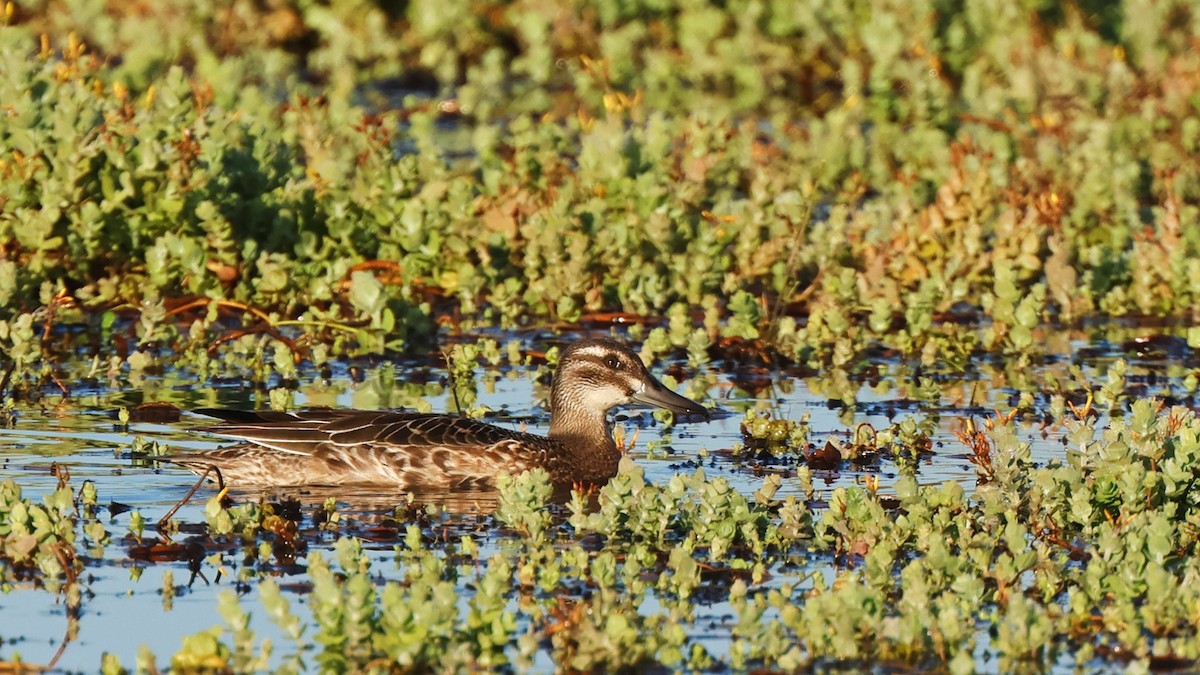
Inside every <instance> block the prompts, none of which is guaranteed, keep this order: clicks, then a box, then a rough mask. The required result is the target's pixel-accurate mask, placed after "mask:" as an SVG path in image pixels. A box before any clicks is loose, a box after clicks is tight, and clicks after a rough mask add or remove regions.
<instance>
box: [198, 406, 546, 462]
mask: <svg viewBox="0 0 1200 675" xmlns="http://www.w3.org/2000/svg"><path fill="white" fill-rule="evenodd" d="M195 412H197V413H200V414H202V415H208V416H210V417H216V418H218V419H221V420H224V422H225V423H224V424H218V425H214V426H209V427H201V428H200V429H199V431H204V432H207V433H211V434H214V435H217V436H223V437H226V438H233V439H237V440H240V441H246V442H250V443H254V444H256V445H261V446H263V447H267V448H271V449H273V450H277V451H279V452H283V453H287V454H293V455H303V456H311V455H313V454H314V453H317V452H321V451H323V450H324V451H327V450H328V449H329V448H330V447H331V446H333V447H338V448H344V449H351V448H354V447H355V446H361V447H364V448H366V447H373V448H376V449H381V448H396V449H399V448H407V447H443V448H449V447H461V448H469V447H488V446H495V445H497V444H504V443H505V442H506V441H523V440H527V439H529V438H530V436H529V435H527V434H523V433H521V432H518V431H512V430H508V429H502V428H500V427H497V426H493V425H491V424H486V423H484V422H479V421H477V420H471V419H466V418H463V417H454V416H451V415H439V414H430V413H411V412H392V411H383V410H379V411H376V410H306V411H300V412H293V413H280V412H273V411H264V412H254V411H246V410H226V409H211V408H203V409H200V410H196V411H195ZM534 438H536V437H534Z"/></svg>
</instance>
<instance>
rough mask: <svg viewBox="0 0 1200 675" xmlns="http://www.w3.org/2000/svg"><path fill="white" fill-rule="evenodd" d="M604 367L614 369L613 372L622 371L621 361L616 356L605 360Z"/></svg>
mask: <svg viewBox="0 0 1200 675" xmlns="http://www.w3.org/2000/svg"><path fill="white" fill-rule="evenodd" d="M604 365H606V366H608V367H609V368H612V369H613V370H620V369H621V360H620V359H618V358H617V357H615V356H610V357H608V358H606V359H604Z"/></svg>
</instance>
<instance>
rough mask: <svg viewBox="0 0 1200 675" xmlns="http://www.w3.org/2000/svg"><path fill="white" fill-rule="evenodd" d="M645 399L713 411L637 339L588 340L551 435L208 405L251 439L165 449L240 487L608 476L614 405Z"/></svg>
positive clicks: (225, 430) (565, 383)
mask: <svg viewBox="0 0 1200 675" xmlns="http://www.w3.org/2000/svg"><path fill="white" fill-rule="evenodd" d="M627 403H644V404H649V405H653V406H658V407H661V408H666V409H667V410H671V411H673V412H676V413H681V414H685V415H702V416H704V417H705V418H707V417H708V410H707V409H706V408H704V407H703V406H701V405H699V404H697V403H695V402H694V401H691V400H689V399H687V398H684V397H683V396H680V395H679V394H676V393H675V392H673V391H671V390H670V389H667V388H666V387H665V386H663V384H662V383H661V382H659V381H658V380H656V379H655V378H654V377H653V376H652V375H651V374H650V373H649V372H648V371H647V370H646V367H645V366H644V365H642V361H641V359H639V358H638V356H637V355H636V354H634V353H633V352H632V351H630V350H629V348H628V347H626V346H624V345H622V344H620V343H618V342H614V341H612V340H606V339H589V340H580V341H578V342H575V343H574V344H572V345H570V346H569V347H567V348H566V349H564V350H563V352H562V355H561V356H560V358H559V363H558V371H557V372H556V373H555V374H554V381H553V384H552V385H551V389H550V433H549V434H548V435H547V436H538V435H535V434H529V433H522V432H519V431H513V430H510V429H504V428H501V427H497V426H493V425H491V424H485V423H483V422H478V421H476V420H471V419H466V418H463V417H455V416H452V415H440V414H426V413H413V412H389V411H365V410H313V411H305V412H296V413H279V412H248V411H241V410H222V409H202V410H197V411H196V412H198V413H201V414H204V415H208V416H211V417H217V418H220V419H221V420H224V423H223V424H219V425H216V426H212V427H207V428H204V429H201V431H207V432H210V433H213V434H216V435H219V436H225V437H228V438H235V439H238V440H240V441H243V442H242V443H239V444H238V445H234V446H230V447H226V448H219V449H216V450H210V451H204V452H196V453H188V454H183V455H172V456H169V457H167V458H165V459H167V460H168V461H170V462H173V463H175V464H181V465H183V466H185V467H187V468H188V469H190V470H191V471H193V472H195V473H198V474H204V473H205V472H210V473H211V470H212V469H213V468H214V467H215V468H216V469H217V470H219V472H220V478H221V479H222V480H223V481H224V482H225V483H227V484H232V485H235V486H268V485H270V486H289V485H295V486H298V485H389V486H399V487H434V488H436V487H457V486H468V485H490V484H492V483H493V482H494V481H495V478H496V476H497V475H498V474H499V473H501V472H508V473H511V474H517V473H521V472H522V471H526V470H528V469H534V468H538V467H540V468H542V469H545V470H546V471H547V472H548V473H549V474H550V479H551V480H552V481H553V482H554V483H558V484H571V483H591V484H594V483H603V482H606V481H607V480H608V479H609V478H612V477H613V476H614V475H616V473H617V464H618V462H619V461H620V459H621V452H622V451H621V449H620V448H618V447H617V444H616V443H615V442H614V441H613V437H612V429H611V427H610V425H609V422H608V411H609V410H611V409H612V408H614V407H616V406H619V405H623V404H627Z"/></svg>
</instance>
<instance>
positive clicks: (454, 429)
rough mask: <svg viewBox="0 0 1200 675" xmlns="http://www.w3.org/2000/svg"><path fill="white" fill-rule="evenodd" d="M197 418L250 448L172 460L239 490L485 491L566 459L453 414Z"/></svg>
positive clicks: (542, 443)
mask: <svg viewBox="0 0 1200 675" xmlns="http://www.w3.org/2000/svg"><path fill="white" fill-rule="evenodd" d="M197 412H199V413H202V414H205V415H210V416H213V417H217V418H220V419H222V420H224V421H225V423H224V424H219V425H214V426H212V427H206V428H204V429H202V430H203V431H208V432H210V433H213V434H216V435H219V436H224V437H227V438H234V439H237V440H240V441H244V442H243V443H242V444H239V445H236V446H232V447H228V448H221V449H218V450H211V451H207V452H201V453H193V454H190V455H184V456H175V457H172V458H171V461H174V462H177V463H180V464H183V465H185V466H187V467H188V468H190V469H192V470H193V471H203V470H204V469H206V468H208V467H210V466H215V467H217V468H218V469H219V470H220V471H221V474H222V477H223V478H224V479H225V480H226V481H228V482H232V483H236V484H240V485H246V484H254V485H349V484H357V485H362V484H387V485H396V486H414V487H415V486H429V487H446V486H461V485H471V484H483V483H491V482H492V481H493V480H494V479H495V476H496V475H497V474H498V473H500V472H502V471H506V472H509V473H513V474H516V473H520V472H522V471H525V470H528V469H532V468H535V467H539V466H540V467H545V468H547V469H550V470H551V472H552V473H553V472H554V471H553V468H554V465H555V464H556V461H555V460H556V457H557V455H558V454H559V453H558V452H557V450H558V448H557V446H556V444H555V442H554V441H552V440H550V439H547V438H543V437H541V436H535V435H533V434H526V433H522V432H519V431H514V430H509V429H504V428H501V427H497V426H494V425H491V424H486V423H483V422H479V421H476V420H471V419H466V418H462V417H454V416H450V415H439V414H425V413H409V412H391V411H364V410H312V411H304V412H296V413H277V412H246V411H237V410H209V409H205V410H198V411H197Z"/></svg>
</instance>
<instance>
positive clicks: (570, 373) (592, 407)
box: [550, 339, 709, 431]
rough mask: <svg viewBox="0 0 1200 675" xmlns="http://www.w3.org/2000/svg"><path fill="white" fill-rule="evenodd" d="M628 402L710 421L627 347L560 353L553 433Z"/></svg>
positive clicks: (600, 342)
mask: <svg viewBox="0 0 1200 675" xmlns="http://www.w3.org/2000/svg"><path fill="white" fill-rule="evenodd" d="M630 403H644V404H646V405H652V406H657V407H659V408H666V409H667V410H670V411H672V412H675V413H679V414H684V415H701V416H703V417H704V418H706V419H707V418H708V416H709V413H708V409H707V408H705V407H704V406H701V405H700V404H698V403H696V402H695V401H692V400H691V399H688V398H684V397H683V396H680V395H679V394H676V393H675V392H673V391H671V390H670V389H667V388H666V387H665V386H663V384H662V383H661V382H659V381H658V380H656V379H655V378H654V376H653V375H651V374H650V371H648V370H646V366H644V365H642V360H641V359H640V358H638V356H637V354H634V353H633V352H632V351H631V350H630V349H629V348H628V347H626V346H625V345H623V344H621V343H619V342H616V341H614V340H608V339H589V340H580V341H578V342H575V343H574V344H572V345H570V346H569V347H567V348H566V349H564V350H563V351H562V354H561V355H560V356H559V359H558V371H557V372H555V374H554V386H553V390H552V400H551V404H550V405H551V410H550V413H551V420H550V424H551V430H552V431H553V430H554V427H555V426H560V428H561V425H562V424H564V423H569V422H570V420H571V419H572V418H576V417H578V418H592V417H594V416H596V415H600V416H603V415H604V414H605V413H607V412H608V411H609V410H611V409H612V408H615V407H616V406H619V405H626V404H630Z"/></svg>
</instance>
